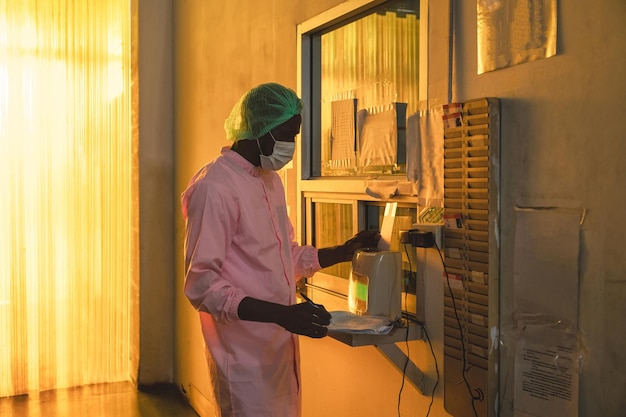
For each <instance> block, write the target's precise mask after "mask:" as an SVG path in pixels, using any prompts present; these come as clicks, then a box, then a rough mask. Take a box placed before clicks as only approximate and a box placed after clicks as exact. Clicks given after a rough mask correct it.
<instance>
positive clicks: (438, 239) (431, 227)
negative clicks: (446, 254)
mask: <svg viewBox="0 0 626 417" xmlns="http://www.w3.org/2000/svg"><path fill="white" fill-rule="evenodd" d="M411 228H413V229H419V230H423V231H424V232H432V234H433V236H434V237H435V243H436V244H437V247H438V248H439V249H442V246H441V245H442V239H443V225H441V224H439V223H413V225H412V226H411Z"/></svg>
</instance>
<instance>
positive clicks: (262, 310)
mask: <svg viewBox="0 0 626 417" xmlns="http://www.w3.org/2000/svg"><path fill="white" fill-rule="evenodd" d="M237 314H238V315H239V318H240V319H241V320H249V321H258V322H264V323H276V324H278V325H279V326H281V327H283V328H284V329H286V330H288V331H290V332H291V333H296V334H301V335H304V336H309V337H314V338H320V337H324V336H326V333H327V332H328V329H327V328H326V326H328V325H329V324H330V313H329V312H328V311H326V309H325V308H324V306H322V305H313V304H310V303H300V304H294V305H290V306H285V305H282V304H276V303H270V302H267V301H262V300H257V299H255V298H251V297H246V298H244V299H243V300H241V303H239V307H238V309H237Z"/></svg>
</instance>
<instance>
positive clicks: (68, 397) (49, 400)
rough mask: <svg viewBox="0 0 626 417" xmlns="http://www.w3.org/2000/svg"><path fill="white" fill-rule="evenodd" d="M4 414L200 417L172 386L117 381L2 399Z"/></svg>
mask: <svg viewBox="0 0 626 417" xmlns="http://www.w3.org/2000/svg"><path fill="white" fill-rule="evenodd" d="M0 416H2V417H18V416H19V417H69V416H72V417H73V416H93V417H198V414H196V412H195V411H194V410H193V409H192V408H191V407H190V406H189V404H188V402H187V400H186V399H185V398H184V397H183V396H182V394H180V392H179V391H178V389H177V388H176V387H175V386H173V385H167V386H158V387H150V388H145V389H142V390H137V389H136V388H135V387H134V386H133V385H132V384H131V383H115V384H106V385H96V386H89V387H81V388H73V389H67V390H58V391H53V392H43V393H39V394H34V395H22V396H17V397H8V398H0Z"/></svg>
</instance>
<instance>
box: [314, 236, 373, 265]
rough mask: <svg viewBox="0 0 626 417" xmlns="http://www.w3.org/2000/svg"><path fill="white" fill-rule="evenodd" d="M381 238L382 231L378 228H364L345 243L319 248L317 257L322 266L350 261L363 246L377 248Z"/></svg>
mask: <svg viewBox="0 0 626 417" xmlns="http://www.w3.org/2000/svg"><path fill="white" fill-rule="evenodd" d="M379 240H380V232H378V230H364V231H361V232H359V233H357V234H356V235H354V237H352V238H351V239H349V240H348V241H346V243H344V244H343V245H339V246H335V247H332V248H322V249H319V250H318V251H317V257H318V259H319V262H320V265H321V267H322V268H326V267H327V266H331V265H335V264H337V263H339V262H350V261H351V260H352V257H353V256H354V252H356V251H357V250H359V249H363V248H377V247H378V241H379Z"/></svg>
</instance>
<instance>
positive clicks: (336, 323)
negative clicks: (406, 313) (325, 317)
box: [328, 311, 393, 334]
mask: <svg viewBox="0 0 626 417" xmlns="http://www.w3.org/2000/svg"><path fill="white" fill-rule="evenodd" d="M330 315H331V319H330V325H329V326H328V331H329V332H340V333H361V334H387V333H389V332H391V330H392V329H393V323H392V321H391V320H389V318H388V317H381V316H358V315H356V314H353V313H350V312H349V311H331V312H330Z"/></svg>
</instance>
